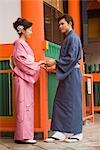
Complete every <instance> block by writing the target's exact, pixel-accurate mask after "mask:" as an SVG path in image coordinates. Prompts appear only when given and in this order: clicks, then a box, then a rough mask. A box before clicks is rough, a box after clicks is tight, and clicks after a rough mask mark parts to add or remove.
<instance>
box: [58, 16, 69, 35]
mask: <svg viewBox="0 0 100 150" xmlns="http://www.w3.org/2000/svg"><path fill="white" fill-rule="evenodd" d="M59 30H60V31H61V32H62V33H67V32H68V31H69V30H70V25H69V24H68V23H67V21H66V20H65V19H64V18H63V19H61V20H60V21H59Z"/></svg>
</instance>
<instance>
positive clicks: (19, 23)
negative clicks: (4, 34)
mask: <svg viewBox="0 0 100 150" xmlns="http://www.w3.org/2000/svg"><path fill="white" fill-rule="evenodd" d="M31 26H32V22H30V21H28V20H26V19H24V18H18V19H17V20H16V21H15V22H14V23H13V27H14V29H15V30H16V31H17V33H18V34H19V35H21V34H22V32H21V29H24V30H26V29H27V28H29V27H31Z"/></svg>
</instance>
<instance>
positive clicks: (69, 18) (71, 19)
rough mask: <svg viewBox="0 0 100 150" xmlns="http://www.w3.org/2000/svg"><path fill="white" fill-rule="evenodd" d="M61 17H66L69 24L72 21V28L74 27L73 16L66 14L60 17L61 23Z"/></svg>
mask: <svg viewBox="0 0 100 150" xmlns="http://www.w3.org/2000/svg"><path fill="white" fill-rule="evenodd" d="M61 19H65V20H66V21H67V23H68V24H69V23H70V22H71V23H72V29H74V20H73V18H72V17H71V16H70V15H68V14H64V15H62V16H60V17H59V18H58V23H59V21H60V20H61Z"/></svg>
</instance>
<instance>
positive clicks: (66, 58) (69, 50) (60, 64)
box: [56, 37, 82, 79]
mask: <svg viewBox="0 0 100 150" xmlns="http://www.w3.org/2000/svg"><path fill="white" fill-rule="evenodd" d="M69 40H70V41H66V42H65V43H64V46H63V47H62V49H61V51H62V53H61V55H60V57H59V59H58V60H56V64H57V74H56V75H57V79H64V78H65V77H66V76H68V75H69V74H70V72H71V71H72V70H73V68H74V67H75V65H76V63H78V61H79V60H80V59H81V50H82V48H81V43H80V41H79V39H78V38H77V37H71V38H70V39H69Z"/></svg>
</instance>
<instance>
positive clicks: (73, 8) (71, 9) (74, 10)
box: [68, 0, 81, 36]
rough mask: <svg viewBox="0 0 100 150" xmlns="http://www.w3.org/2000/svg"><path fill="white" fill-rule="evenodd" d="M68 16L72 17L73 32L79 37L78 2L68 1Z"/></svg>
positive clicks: (74, 0) (77, 0) (75, 0)
mask: <svg viewBox="0 0 100 150" xmlns="http://www.w3.org/2000/svg"><path fill="white" fill-rule="evenodd" d="M68 14H69V15H71V16H72V17H73V19H74V24H75V25H74V28H75V32H76V33H77V34H78V35H79V36H80V34H81V23H80V0H68Z"/></svg>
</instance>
